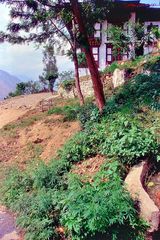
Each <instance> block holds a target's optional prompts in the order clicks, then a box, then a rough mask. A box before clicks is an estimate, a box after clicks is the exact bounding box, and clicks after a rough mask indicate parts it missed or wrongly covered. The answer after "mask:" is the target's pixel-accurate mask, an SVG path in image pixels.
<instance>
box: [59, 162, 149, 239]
mask: <svg viewBox="0 0 160 240" xmlns="http://www.w3.org/2000/svg"><path fill="white" fill-rule="evenodd" d="M118 169H119V164H118V163H117V162H112V163H110V164H107V165H105V166H103V168H102V169H101V170H100V172H99V173H98V174H97V175H96V176H95V177H94V179H93V182H92V183H89V182H83V181H81V180H80V179H78V178H77V177H76V176H71V177H70V178H69V183H68V189H67V191H66V192H64V193H63V200H62V201H61V202H60V204H59V205H60V209H62V210H61V214H60V215H61V218H60V220H61V223H62V225H63V226H65V228H66V229H67V230H66V231H67V233H68V236H69V238H71V239H73V240H80V239H100V238H96V236H97V235H98V234H100V233H101V234H104V235H105V237H106V238H105V239H114V240H115V239H119V240H120V239H121V240H122V239H123V240H125V239H126V240H128V239H132V240H133V239H135V240H136V239H144V236H143V232H144V230H145V227H146V226H145V224H143V223H142V221H141V220H139V219H138V215H137V212H136V210H135V209H134V205H133V202H132V201H131V199H130V197H129V194H128V193H127V192H126V191H125V189H124V187H123V186H122V184H123V183H122V180H121V178H120V176H119V174H118V172H119V170H118ZM124 229H125V231H124Z"/></svg>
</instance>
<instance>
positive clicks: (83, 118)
mask: <svg viewBox="0 0 160 240" xmlns="http://www.w3.org/2000/svg"><path fill="white" fill-rule="evenodd" d="M77 118H78V120H79V121H80V123H81V126H82V127H85V125H86V124H87V123H89V124H92V123H94V122H99V121H100V119H101V114H100V112H99V110H98V108H97V107H96V105H94V104H93V103H87V104H85V105H83V106H81V108H80V109H79V112H78V115H77Z"/></svg>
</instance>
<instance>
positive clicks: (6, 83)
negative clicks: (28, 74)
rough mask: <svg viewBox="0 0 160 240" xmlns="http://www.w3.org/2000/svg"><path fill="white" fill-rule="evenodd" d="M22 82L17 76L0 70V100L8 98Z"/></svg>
mask: <svg viewBox="0 0 160 240" xmlns="http://www.w3.org/2000/svg"><path fill="white" fill-rule="evenodd" d="M20 81H21V80H20V79H19V78H17V77H16V76H13V75H11V74H9V73H8V72H6V71H3V70H0V100H1V99H3V98H4V97H6V96H7V95H8V93H9V92H11V91H14V90H15V88H16V84H17V83H19V82H20Z"/></svg>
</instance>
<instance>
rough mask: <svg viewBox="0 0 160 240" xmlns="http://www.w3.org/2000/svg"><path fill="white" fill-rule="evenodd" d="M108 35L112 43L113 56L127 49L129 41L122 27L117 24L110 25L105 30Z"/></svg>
mask: <svg viewBox="0 0 160 240" xmlns="http://www.w3.org/2000/svg"><path fill="white" fill-rule="evenodd" d="M107 33H108V36H109V37H110V40H112V44H113V55H114V56H115V58H116V57H117V56H118V55H119V54H124V53H125V52H127V51H128V50H129V43H130V38H129V36H128V35H127V33H125V31H124V29H123V28H122V27H119V26H116V25H115V26H111V27H109V29H108V30H107Z"/></svg>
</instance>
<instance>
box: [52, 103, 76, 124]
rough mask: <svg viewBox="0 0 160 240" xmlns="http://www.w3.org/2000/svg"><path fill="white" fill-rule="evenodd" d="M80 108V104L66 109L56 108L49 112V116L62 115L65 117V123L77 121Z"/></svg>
mask: <svg viewBox="0 0 160 240" xmlns="http://www.w3.org/2000/svg"><path fill="white" fill-rule="evenodd" d="M79 109H80V106H79V104H75V105H72V106H69V105H68V106H64V107H55V108H53V109H50V110H49V111H48V114H61V115H63V116H64V121H73V120H75V119H77V114H78V112H79Z"/></svg>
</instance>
